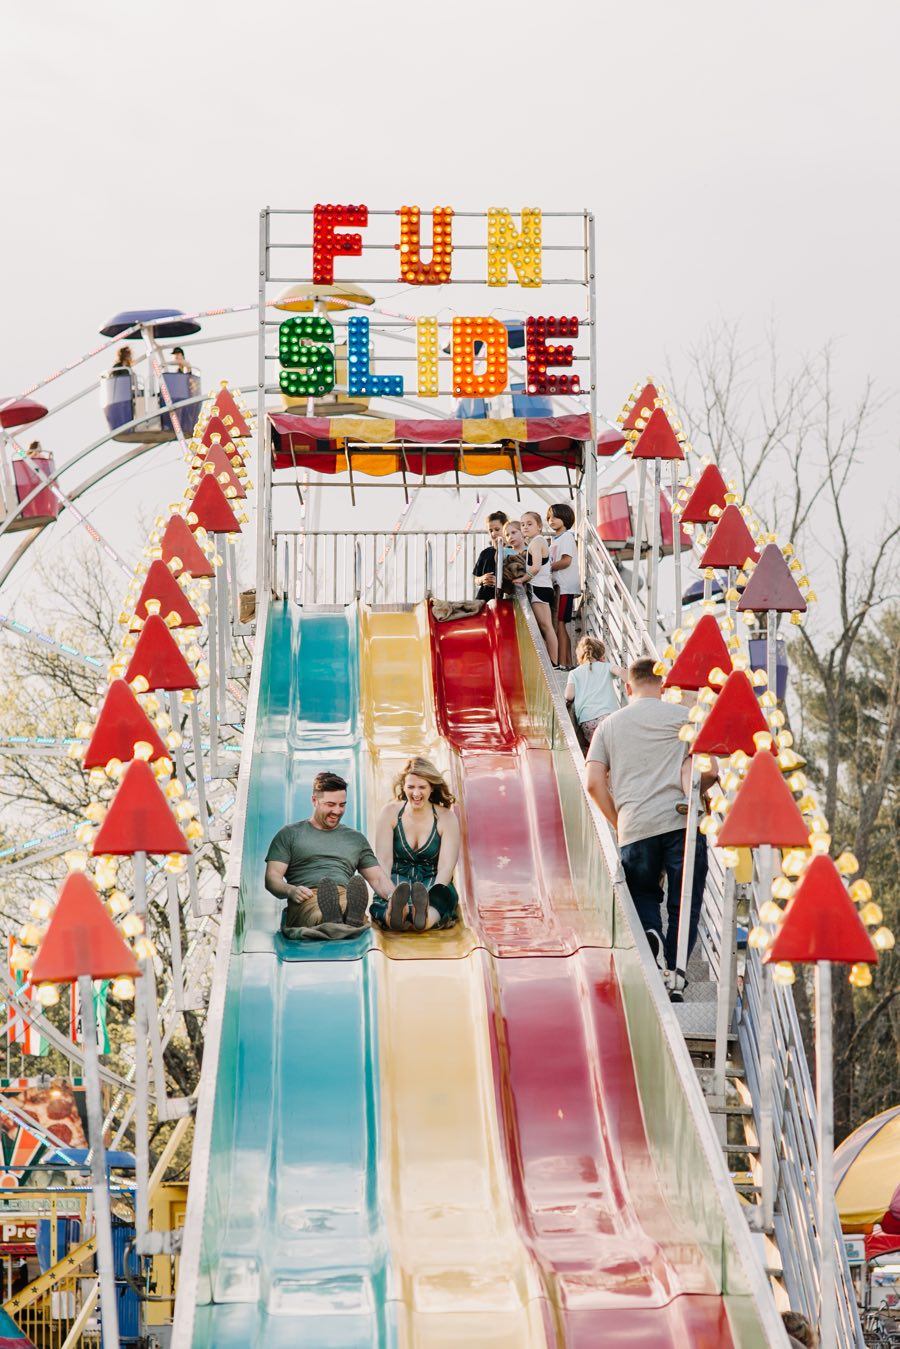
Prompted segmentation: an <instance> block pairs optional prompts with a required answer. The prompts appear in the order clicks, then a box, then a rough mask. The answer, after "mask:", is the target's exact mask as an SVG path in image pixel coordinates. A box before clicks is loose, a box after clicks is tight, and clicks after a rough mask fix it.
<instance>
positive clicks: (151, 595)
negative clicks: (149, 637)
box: [131, 558, 200, 632]
mask: <svg viewBox="0 0 900 1349" xmlns="http://www.w3.org/2000/svg"><path fill="white" fill-rule="evenodd" d="M148 600H159V614H160V617H161V618H162V619H163V620H164V621H165V619H166V618H167V617H168V616H169V614H170V613H173V612H174V613H176V614H177V615H178V618H179V620H180V624H179V625H180V626H181V627H182V628H199V626H200V615H199V614H198V613H197V610H196V609H195V608H194V606H193V605H192V604H191V602H190V600H189V599H188V597H187V595H186V594H185V593H184V591H183V590H182V588H181V586H180V585H179V584H178V582H177V581H176V580H175V577H174V576H173V575H172V573H171V572H170V571H169V568H168V567H167V566H166V564H165V562H160V560H159V558H156V559H154V561H153V562H151V563H150V567H149V570H148V572H147V575H146V577H145V579H144V584H143V586H142V587H141V593H140V597H139V599H138V602H137V604H136V605H135V609H134V617H135V618H147V617H148V614H147V601H148ZM138 630H139V625H138V624H136V623H135V622H134V620H132V624H131V631H132V632H137V631H138Z"/></svg>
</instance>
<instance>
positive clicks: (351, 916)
mask: <svg viewBox="0 0 900 1349" xmlns="http://www.w3.org/2000/svg"><path fill="white" fill-rule="evenodd" d="M368 907H369V887H368V886H367V885H366V883H365V881H364V880H363V878H362V876H354V877H353V879H352V880H351V881H350V884H349V885H348V886H347V911H346V913H345V914H344V922H345V923H347V925H348V926H349V927H365V923H366V909H367V908H368Z"/></svg>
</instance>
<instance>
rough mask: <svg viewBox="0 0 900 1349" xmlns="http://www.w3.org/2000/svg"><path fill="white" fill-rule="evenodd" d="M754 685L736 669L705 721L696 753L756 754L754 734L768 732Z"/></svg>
mask: <svg viewBox="0 0 900 1349" xmlns="http://www.w3.org/2000/svg"><path fill="white" fill-rule="evenodd" d="M768 730H769V726H768V723H767V722H766V719H765V717H764V716H763V714H762V708H761V707H760V705H759V702H758V701H757V697H756V693H755V692H754V689H753V685H752V684H751V683H750V680H749V679H748V678H747V676H746V675H745V674H744V671H743V670H732V672H731V674H730V675H729V676H728V678H727V679H726V680H725V683H724V684H723V685H722V689H721V692H720V693H719V696H718V697H717V698H716V701H715V702H714V703H713V705H712V707H711V708H710V710H709V715H708V716H707V718H706V720H705V721H704V722H702V723H701V726H700V730H699V732H698V734H697V738H696V740H695V741H694V743H693V745H692V746H691V753H692V754H735V753H736V752H737V751H738V750H739V749H742V750H743V751H744V753H745V754H755V753H756V746H755V745H754V743H753V737H754V735H755V734H756V732H757V731H768Z"/></svg>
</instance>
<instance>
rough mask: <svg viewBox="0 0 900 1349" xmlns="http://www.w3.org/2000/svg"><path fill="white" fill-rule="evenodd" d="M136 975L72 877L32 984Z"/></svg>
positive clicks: (99, 905) (83, 882)
mask: <svg viewBox="0 0 900 1349" xmlns="http://www.w3.org/2000/svg"><path fill="white" fill-rule="evenodd" d="M144 766H145V767H146V764H145V765H144ZM148 771H149V770H148ZM140 972H141V971H140V967H139V966H138V963H137V960H136V959H135V957H134V953H133V952H132V951H131V950H130V948H129V947H128V945H127V943H126V942H125V941H124V940H123V939H122V936H121V934H120V933H119V930H118V928H117V927H116V925H115V923H114V922H113V920H112V919H111V918H110V916H109V914H108V913H107V912H106V909H105V908H104V907H103V902H102V901H101V899H100V896H99V895H98V894H97V891H96V890H95V889H94V887H93V885H92V884H91V882H90V880H89V879H88V877H87V876H85V874H84V872H83V871H73V872H72V873H71V874H70V875H69V876H67V877H66V879H65V880H64V881H63V883H62V886H61V888H60V891H59V899H58V900H57V901H56V908H55V909H54V910H53V916H52V918H51V919H50V924H49V926H48V928H47V932H46V934H45V936H44V940H43V941H42V942H41V947H40V950H39V951H38V953H37V955H36V956H35V958H34V964H33V966H32V967H31V982H32V984H43V983H54V984H73V983H74V982H75V981H76V979H78V978H79V977H80V976H81V975H82V974H89V975H90V977H91V978H92V979H118V978H122V977H124V976H130V977H131V978H136V977H137V976H138V975H139V974H140Z"/></svg>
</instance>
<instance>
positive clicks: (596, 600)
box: [584, 524, 863, 1346]
mask: <svg viewBox="0 0 900 1349" xmlns="http://www.w3.org/2000/svg"><path fill="white" fill-rule="evenodd" d="M586 528H587V536H586V540H585V549H584V555H585V599H584V604H585V607H586V612H587V614H588V616H589V618H590V621H591V622H592V624H593V625H594V626H595V628H596V630H597V631H599V632H601V633H602V635H603V637H604V640H605V642H606V645H607V649H608V652H609V655H610V659H612V660H613V661H614V662H617V663H619V664H621V665H627V664H628V663H629V662H630V661H631V660H634V659H636V658H638V657H639V656H642V655H653V656H658V652H657V649H656V647H655V645H654V642H653V640H652V638H651V636H650V634H649V632H648V631H647V628H646V624H645V622H644V619H643V617H642V615H641V614H640V613H639V612H638V610H637V606H636V605H635V602H634V600H633V599H632V597H631V595H630V593H629V592H628V590H627V589H626V587H625V586H624V584H623V582H622V578H621V577H620V576H619V573H618V570H617V568H616V565H615V563H614V561H613V559H612V557H611V556H610V554H609V552H608V551H607V549H606V547H605V545H604V544H603V542H602V540H601V539H600V538H599V537H598V536H597V534H596V532H595V531H594V529H593V527H592V526H591V525H590V524H588V525H587V527H586ZM758 885H759V877H758V875H754V880H753V882H752V885H751V886H750V887H748V888H749V890H750V905H751V908H750V924H751V926H753V924H754V923H755V922H757V921H758V918H757V916H756V915H757V912H758V908H759V907H760V904H761V900H760V896H759V894H758ZM725 911H726V895H725V871H724V869H723V867H722V865H721V862H720V861H719V859H718V858H717V857H716V854H715V850H714V849H711V850H710V867H709V874H708V878H707V883H706V894H705V898H704V902H703V909H702V913H701V918H700V943H701V947H702V950H703V953H704V955H705V956H706V959H707V962H708V964H709V966H710V970H711V973H712V976H713V978H714V979H716V980H718V979H719V977H720V969H721V968H722V965H723V961H724V960H731V959H733V954H734V952H733V942H734V933H733V932H730V933H729V934H727V940H723V936H724V934H723V932H722V918H723V914H724V912H725ZM731 911H732V912H733V909H732V910H731ZM762 980H763V965H762V959H761V955H760V952H759V951H757V950H755V949H753V948H748V950H747V954H746V964H745V970H744V981H743V990H742V992H741V994H740V997H739V998H737V997H736V1001H737V1015H738V1022H737V1030H738V1041H739V1044H740V1047H741V1053H742V1055H743V1062H744V1070H745V1072H746V1083H747V1087H748V1090H749V1092H750V1096H751V1101H752V1104H753V1111H754V1124H755V1127H756V1129H757V1132H758V1133H759V1131H760V1129H761V1120H760V1115H759V1111H760V1085H761V1081H762V1074H763V1072H768V1073H774V1074H775V1090H774V1097H775V1118H774V1125H775V1137H776V1140H777V1157H776V1164H777V1167H778V1174H777V1182H776V1189H775V1195H776V1213H775V1222H774V1235H775V1239H776V1242H777V1244H778V1249H779V1254H780V1256H781V1260H782V1268H783V1271H784V1283H785V1287H786V1289H787V1293H788V1296H789V1298H790V1301H791V1306H792V1307H794V1308H795V1309H796V1310H798V1311H802V1312H803V1313H804V1315H806V1316H808V1317H810V1318H815V1316H816V1312H817V1306H818V1253H817V1248H816V1240H815V1235H814V1234H815V1231H816V1228H817V1217H816V1212H817V1193H818V1156H817V1149H816V1117H817V1108H816V1098H815V1093H814V1091H813V1087H812V1082H811V1079H810V1073H809V1066H808V1064H807V1061H806V1054H805V1052H804V1049H803V1041H802V1037H801V1034H800V1023H799V1020H798V1018H797V1008H796V1005H795V1003H794V998H793V994H792V993H791V991H790V988H788V987H784V986H777V985H775V986H774V997H773V1027H774V1056H773V1062H772V1063H768V1064H766V1065H765V1067H763V1065H762V1063H761V1052H760V1048H761V1047H760V1035H759V1030H760V1025H761V1019H762V1018H761V996H762ZM750 1214H751V1215H753V1210H752V1209H751V1210H750ZM753 1216H755V1215H753ZM834 1235H835V1269H836V1271H837V1275H838V1287H837V1316H838V1330H839V1334H840V1335H841V1337H842V1338H841V1340H840V1344H841V1345H847V1346H850V1345H861V1344H862V1342H863V1341H862V1327H861V1323H860V1319H859V1311H858V1308H857V1304H856V1297H855V1295H854V1292H853V1284H852V1281H851V1277H850V1270H849V1266H848V1264H847V1258H846V1252H845V1250H844V1243H843V1240H842V1237H841V1232H840V1223H839V1221H838V1217H837V1210H836V1209H835V1210H834Z"/></svg>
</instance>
